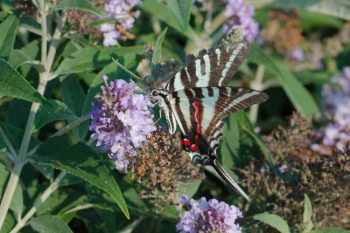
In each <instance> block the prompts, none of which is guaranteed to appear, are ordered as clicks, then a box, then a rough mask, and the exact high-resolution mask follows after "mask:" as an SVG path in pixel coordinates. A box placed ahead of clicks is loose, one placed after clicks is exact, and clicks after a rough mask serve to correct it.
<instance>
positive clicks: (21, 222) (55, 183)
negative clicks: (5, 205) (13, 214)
mask: <svg viewBox="0 0 350 233" xmlns="http://www.w3.org/2000/svg"><path fill="white" fill-rule="evenodd" d="M65 175H66V173H65V172H61V173H60V174H59V175H58V176H57V178H56V179H55V180H54V181H53V182H52V183H51V184H50V186H49V187H48V188H47V189H46V190H45V191H44V192H43V194H41V196H40V197H39V198H38V199H37V200H36V201H35V203H34V206H33V207H32V208H31V209H30V210H29V211H28V213H27V214H26V215H25V216H24V217H23V218H22V219H20V220H19V221H18V222H17V224H16V226H15V227H14V228H13V229H12V230H11V231H10V233H16V232H18V231H19V230H21V229H22V228H23V227H24V226H25V224H26V223H27V222H28V221H29V220H30V219H31V218H32V217H33V216H34V214H35V213H36V211H37V210H38V209H39V208H40V206H41V205H42V204H43V203H44V202H45V201H46V200H47V198H48V197H49V196H51V194H52V193H53V192H55V191H56V190H57V188H58V187H59V185H60V182H61V180H62V179H63V178H64V176H65Z"/></svg>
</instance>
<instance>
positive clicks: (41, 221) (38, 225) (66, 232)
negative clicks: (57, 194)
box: [29, 215, 73, 233]
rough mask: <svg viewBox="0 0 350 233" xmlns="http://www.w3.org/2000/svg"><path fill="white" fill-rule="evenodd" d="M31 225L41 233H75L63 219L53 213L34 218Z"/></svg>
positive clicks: (30, 222)
mask: <svg viewBox="0 0 350 233" xmlns="http://www.w3.org/2000/svg"><path fill="white" fill-rule="evenodd" d="M29 225H30V226H31V227H32V228H33V230H35V231H37V232H39V233H73V231H72V230H71V229H70V228H69V227H68V226H67V225H66V224H65V223H64V222H63V221H62V220H60V219H59V218H58V217H56V216H53V215H45V216H39V217H36V218H32V219H31V220H30V221H29Z"/></svg>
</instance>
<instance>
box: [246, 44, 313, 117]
mask: <svg viewBox="0 0 350 233" xmlns="http://www.w3.org/2000/svg"><path fill="white" fill-rule="evenodd" d="M248 59H249V61H251V62H254V63H257V64H263V65H265V66H266V67H267V68H268V69H270V70H271V71H272V72H273V73H274V74H275V75H276V78H277V79H278V81H279V82H280V83H281V86H282V88H283V89H284V91H285V92H286V94H287V96H288V97H289V99H290V100H291V102H292V103H293V105H294V107H295V108H296V109H298V111H299V112H300V113H301V114H302V115H303V116H304V117H307V116H312V115H314V114H316V113H318V112H319V109H318V106H317V104H316V102H315V100H314V99H313V98H312V96H311V94H310V93H309V92H308V91H307V90H306V88H305V87H304V86H303V85H302V83H301V82H300V81H299V80H298V79H297V78H295V76H294V75H293V74H292V73H290V72H289V71H288V70H287V69H286V68H285V67H284V66H283V64H282V63H281V62H280V61H278V60H276V59H273V58H272V57H270V56H267V55H266V54H264V53H263V51H262V50H261V49H260V48H258V47H257V46H252V50H251V52H250V54H249V58H248Z"/></svg>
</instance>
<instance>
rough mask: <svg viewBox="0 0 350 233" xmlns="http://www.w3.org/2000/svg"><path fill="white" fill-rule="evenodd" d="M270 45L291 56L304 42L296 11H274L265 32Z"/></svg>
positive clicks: (270, 15) (270, 14) (264, 34)
mask: <svg viewBox="0 0 350 233" xmlns="http://www.w3.org/2000/svg"><path fill="white" fill-rule="evenodd" d="M263 36H264V38H265V39H266V41H267V42H268V43H271V44H272V45H273V47H274V48H275V49H276V50H277V51H278V52H279V53H282V54H289V53H291V52H292V51H293V49H295V48H298V47H300V44H301V43H302V42H303V41H304V36H303V34H302V29H301V27H300V19H299V16H298V14H297V12H296V11H281V10H273V11H271V12H270V13H269V20H268V22H267V25H266V27H265V29H264V31H263Z"/></svg>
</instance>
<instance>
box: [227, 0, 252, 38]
mask: <svg viewBox="0 0 350 233" xmlns="http://www.w3.org/2000/svg"><path fill="white" fill-rule="evenodd" d="M253 15H254V8H253V7H252V6H250V5H246V4H245V3H244V2H243V0H228V1H227V6H226V10H225V16H226V17H227V18H228V20H227V22H226V24H225V25H224V31H225V33H228V32H230V31H232V30H234V29H235V28H237V27H239V28H240V29H241V30H242V33H243V36H244V37H245V38H246V39H247V40H248V41H250V42H252V41H253V40H255V39H256V38H257V35H258V33H259V25H258V23H257V22H255V21H254V19H253V18H252V17H253Z"/></svg>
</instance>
